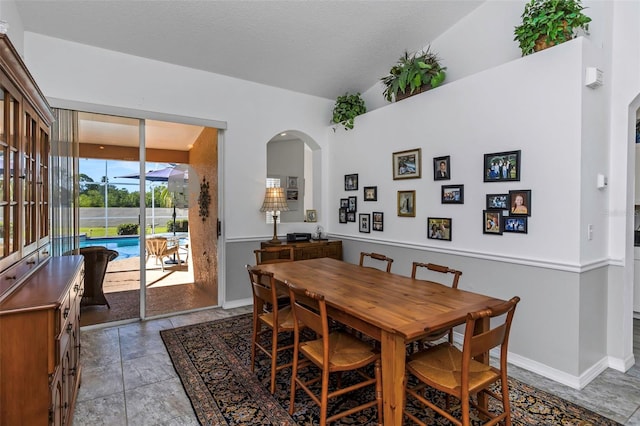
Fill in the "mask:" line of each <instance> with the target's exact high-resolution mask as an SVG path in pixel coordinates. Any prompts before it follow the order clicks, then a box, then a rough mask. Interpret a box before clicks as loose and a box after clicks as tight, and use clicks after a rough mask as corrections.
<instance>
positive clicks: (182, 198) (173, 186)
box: [116, 165, 189, 235]
mask: <svg viewBox="0 0 640 426" xmlns="http://www.w3.org/2000/svg"><path fill="white" fill-rule="evenodd" d="M116 177H117V178H126V179H140V174H130V175H124V176H116ZM144 178H145V180H148V181H151V182H168V186H169V190H171V191H172V193H173V200H172V203H171V204H173V235H176V207H177V204H178V203H177V202H176V201H179V202H180V204H181V206H180V207H186V200H187V199H188V198H187V196H186V190H187V188H188V186H187V184H186V182H187V181H188V180H189V171H188V169H187V168H186V166H182V165H180V166H175V165H172V166H171V167H164V168H162V169H158V170H151V171H150V172H147V173H145V175H144ZM154 195H155V194H154V191H151V197H152V200H151V208H152V211H153V209H154V208H155V206H154V204H155V202H154V199H153V197H154ZM178 195H179V197H178ZM152 216H153V217H155V215H153V214H152Z"/></svg>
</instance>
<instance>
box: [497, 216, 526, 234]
mask: <svg viewBox="0 0 640 426" xmlns="http://www.w3.org/2000/svg"><path fill="white" fill-rule="evenodd" d="M503 221H504V225H503V228H504V232H513V233H515V234H526V233H527V217H526V216H515V217H514V216H505V217H504V218H503Z"/></svg>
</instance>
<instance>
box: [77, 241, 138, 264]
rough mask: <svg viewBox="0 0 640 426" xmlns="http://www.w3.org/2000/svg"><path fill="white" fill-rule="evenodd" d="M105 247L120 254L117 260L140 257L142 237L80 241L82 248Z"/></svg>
mask: <svg viewBox="0 0 640 426" xmlns="http://www.w3.org/2000/svg"><path fill="white" fill-rule="evenodd" d="M93 246H103V247H106V248H108V249H111V250H115V251H117V252H118V257H116V260H122V259H127V258H129V257H139V256H140V237H112V238H108V237H107V238H86V239H84V240H80V248H82V247H93Z"/></svg>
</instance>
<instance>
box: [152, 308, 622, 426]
mask: <svg viewBox="0 0 640 426" xmlns="http://www.w3.org/2000/svg"><path fill="white" fill-rule="evenodd" d="M160 334H161V336H162V339H163V341H164V344H165V345H166V347H167V350H168V352H169V355H170V356H171V359H172V361H173V365H174V367H175V369H176V371H177V373H178V375H179V376H180V379H181V380H182V384H183V386H184V388H185V390H186V392H187V395H188V396H189V398H190V400H191V404H192V405H193V408H194V411H195V413H196V415H197V417H198V420H199V421H200V423H201V424H202V425H278V426H281V425H305V426H306V425H315V424H318V419H319V413H318V408H317V406H316V405H315V404H313V402H312V401H311V400H310V399H309V398H308V397H307V395H306V393H304V392H303V391H301V390H298V392H297V393H296V403H295V404H296V405H295V408H296V412H295V413H294V415H293V416H289V414H288V410H289V388H290V382H289V380H290V375H291V370H290V369H285V370H282V371H280V372H279V373H278V375H277V378H278V380H277V386H276V392H275V394H274V395H271V393H270V392H269V384H270V376H269V371H270V367H269V366H270V363H269V360H268V359H267V357H266V356H264V355H258V356H257V358H258V362H257V363H256V369H255V373H252V372H251V368H250V356H251V355H250V349H251V314H247V315H240V316H237V317H232V318H228V319H224V320H218V321H212V322H207V323H202V324H196V325H191V326H186V327H179V328H174V329H170V330H164V331H161V332H160ZM282 356H283V357H287V356H288V357H291V354H290V353H288V354H287V353H284V354H283V355H282ZM282 361H284V359H283V360H282ZM308 373H309V374H314V373H315V372H308ZM350 379H351V377H349V376H348V375H345V376H343V378H342V381H343V385H345V383H346V382H347V381H349V380H350ZM509 383H510V395H511V404H512V420H513V424H514V425H573V426H607V425H619V423H616V422H614V421H612V420H609V419H607V418H605V417H602V416H600V415H598V414H596V413H594V412H592V411H589V410H587V409H584V408H582V407H579V406H577V405H575V404H573V403H571V402H569V401H566V400H564V399H562V398H559V397H556V396H554V395H551V394H548V393H546V392H544V391H541V390H539V389H536V388H534V387H532V386H529V385H526V384H524V383H521V382H519V381H517V380H515V379H510V382H509ZM372 394H373V389H371V390H369V389H363V390H362V392H361V393H360V394H358V393H355V394H354V395H347V396H345V397H343V398H339V399H338V400H336V401H335V402H333V403H332V404H331V405H330V407H329V415H331V413H332V412H335V411H336V410H337V411H342V410H344V409H345V408H347V407H350V406H354V405H356V403H357V402H358V401H359V400H361V399H363V400H364V399H365V398H366V399H369V398H371V396H372ZM430 398H431V399H432V400H440V401H441V402H442V403H443V405H444V396H443V394H440V393H439V392H435V391H433V392H432V394H431V395H430ZM452 404H455V403H454V402H452ZM490 408H492V407H491V406H490ZM500 408H501V407H494V409H498V410H499V409H500ZM408 409H410V410H411V411H413V412H415V413H417V415H418V416H419V417H421V418H423V420H424V421H425V422H426V423H427V424H431V425H448V424H449V423H448V422H447V421H445V420H444V419H443V418H442V417H441V416H438V415H434V413H433V412H431V411H430V410H424V409H420V408H419V407H416V406H414V405H412V404H411V402H409V403H408ZM476 420H477V419H476ZM375 424H377V410H376V409H375V408H372V409H370V410H366V411H364V412H362V413H357V414H354V415H352V416H349V417H345V418H343V419H341V420H340V421H339V422H335V423H333V425H375ZM473 424H474V425H475V424H479V422H478V421H475V422H474V423H473Z"/></svg>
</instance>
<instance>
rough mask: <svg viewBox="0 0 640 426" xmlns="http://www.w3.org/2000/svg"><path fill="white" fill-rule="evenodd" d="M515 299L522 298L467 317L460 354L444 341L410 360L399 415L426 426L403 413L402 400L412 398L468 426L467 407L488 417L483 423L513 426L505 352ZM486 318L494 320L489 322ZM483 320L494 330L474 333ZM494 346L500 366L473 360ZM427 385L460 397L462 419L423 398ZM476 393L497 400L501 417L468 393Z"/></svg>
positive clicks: (409, 414) (468, 411) (411, 357)
mask: <svg viewBox="0 0 640 426" xmlns="http://www.w3.org/2000/svg"><path fill="white" fill-rule="evenodd" d="M519 301H520V298H519V297H517V296H516V297H514V298H512V299H511V300H509V301H507V302H504V303H502V304H501V305H499V306H496V307H494V308H487V309H483V310H480V311H476V312H470V313H469V314H467V320H466V326H465V333H464V343H463V345H462V350H460V349H458V348H457V347H455V346H454V345H452V344H451V343H449V342H445V343H441V344H439V345H437V346H433V347H430V348H427V349H424V350H422V351H420V352H418V353H415V354H413V355H411V356H410V357H409V360H408V362H407V368H406V374H405V379H404V388H405V407H404V409H403V412H404V414H405V415H406V416H407V417H409V418H410V419H411V420H413V421H414V422H415V423H417V424H419V425H423V426H426V423H424V422H422V421H421V420H420V419H418V418H417V417H416V416H415V415H414V414H412V413H410V412H409V411H408V410H407V408H406V407H407V402H406V399H407V398H408V397H409V396H411V397H413V398H415V399H416V400H417V401H419V402H421V403H422V404H424V405H426V406H427V407H429V408H430V409H432V410H433V411H435V412H436V413H438V414H440V415H442V416H444V417H445V418H446V419H448V420H449V421H451V422H452V423H453V424H456V425H459V426H469V425H470V410H471V406H473V407H474V408H476V410H478V411H479V412H480V413H482V414H484V415H485V416H487V417H488V418H489V419H490V420H489V421H488V422H487V423H483V424H491V425H493V424H496V423H498V422H501V421H504V423H505V425H506V426H510V425H511V407H510V404H509V382H508V381H507V353H508V352H507V350H508V345H509V331H510V330H511V322H512V321H513V314H514V312H515V309H516V305H517V304H518V302H519ZM498 317H499V318H498ZM490 319H494V320H493V321H489V320H490ZM485 320H486V321H487V322H488V323H490V326H492V327H493V328H491V327H490V328H489V329H488V330H486V331H483V332H480V333H478V334H475V335H474V331H475V330H476V323H477V322H478V321H485ZM498 346H499V347H500V360H499V366H498V367H493V366H491V365H489V364H488V363H484V362H479V361H477V360H476V359H475V358H476V357H478V356H479V355H484V356H488V353H489V350H491V349H493V348H495V347H498ZM409 375H412V376H413V377H415V378H416V379H417V381H418V384H417V385H416V386H413V387H411V386H409V385H408V383H409ZM497 382H500V387H501V392H500V393H499V394H498V393H496V392H494V391H492V390H491V389H490V387H491V385H492V384H494V383H497ZM426 386H429V387H431V388H434V389H437V390H439V391H441V392H444V393H446V394H447V395H451V396H453V397H455V398H458V399H459V400H460V403H461V418H457V417H454V416H453V414H452V413H451V412H450V411H448V404H447V407H445V409H443V408H441V407H439V406H438V405H436V404H435V403H434V402H433V401H431V400H429V399H428V398H426V397H425V395H424V393H423V392H424V389H425V387H426ZM480 394H484V395H487V396H488V397H490V398H493V399H495V400H497V401H499V402H501V403H502V413H500V414H495V413H491V412H489V411H488V410H487V409H485V408H483V407H481V406H479V405H478V404H477V403H475V402H474V401H472V399H471V396H472V395H477V396H480ZM447 402H448V398H447ZM456 408H457V407H456Z"/></svg>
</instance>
